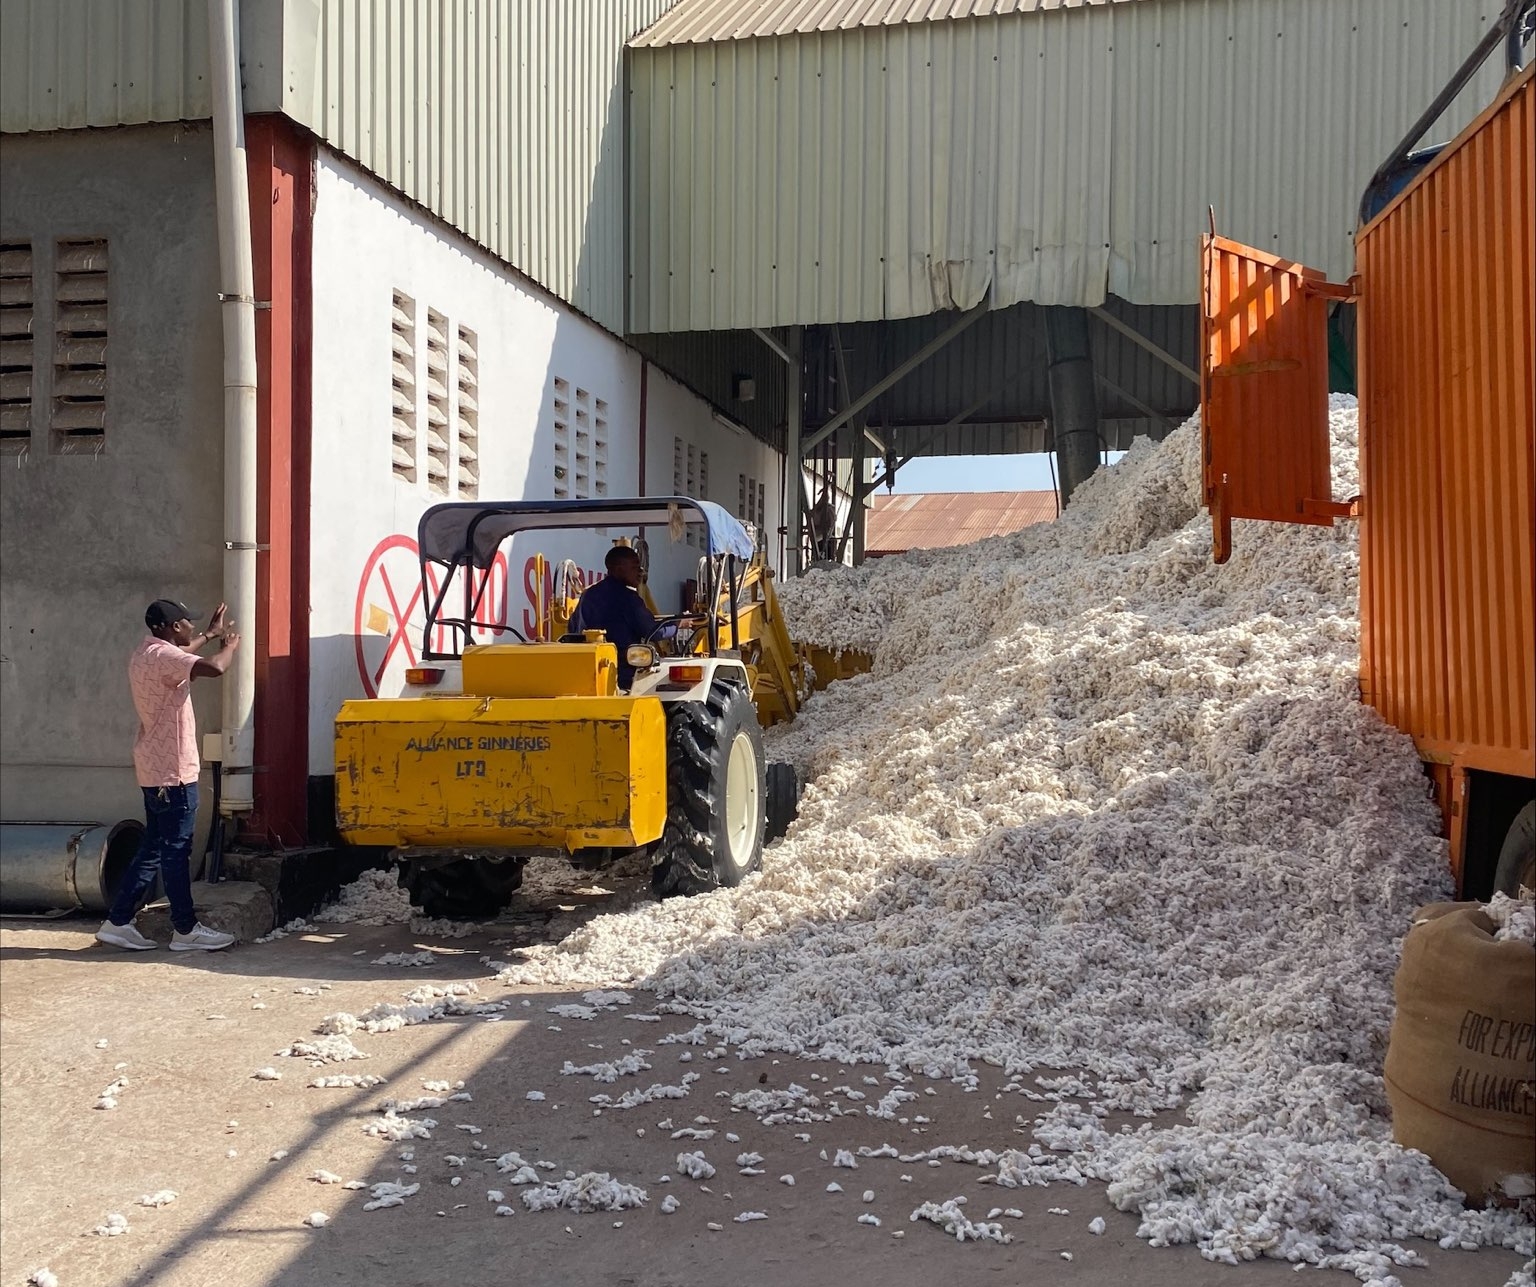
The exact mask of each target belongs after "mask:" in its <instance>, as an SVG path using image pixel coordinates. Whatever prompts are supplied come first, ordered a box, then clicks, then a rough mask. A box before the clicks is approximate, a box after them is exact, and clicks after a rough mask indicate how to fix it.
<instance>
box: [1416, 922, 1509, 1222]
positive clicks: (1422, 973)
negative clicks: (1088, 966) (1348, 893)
mask: <svg viewBox="0 0 1536 1287" xmlns="http://www.w3.org/2000/svg"><path fill="white" fill-rule="evenodd" d="M1413 919H1414V925H1413V928H1412V929H1410V930H1409V931H1408V935H1407V937H1406V938H1405V939H1404V940H1403V959H1402V964H1401V965H1400V966H1399V967H1398V971H1397V984H1396V992H1397V1015H1396V1017H1395V1019H1394V1020H1393V1023H1392V1037H1391V1044H1390V1045H1389V1046H1388V1047H1387V1063H1386V1081H1387V1099H1388V1100H1389V1101H1390V1103H1391V1105H1392V1134H1393V1135H1394V1136H1395V1137H1396V1139H1397V1141H1398V1143H1400V1144H1403V1145H1406V1146H1407V1147H1409V1148H1415V1149H1418V1150H1419V1151H1420V1152H1422V1153H1427V1154H1428V1155H1429V1156H1430V1158H1431V1159H1432V1160H1433V1161H1434V1163H1435V1165H1436V1166H1438V1167H1439V1168H1440V1169H1441V1170H1442V1171H1443V1172H1445V1174H1446V1176H1447V1177H1448V1178H1449V1179H1450V1181H1451V1182H1452V1183H1453V1184H1455V1185H1456V1187H1457V1188H1459V1189H1461V1190H1462V1192H1464V1193H1465V1194H1466V1195H1467V1197H1468V1198H1469V1199H1470V1200H1472V1201H1474V1202H1478V1203H1480V1202H1481V1200H1482V1199H1483V1198H1484V1196H1491V1197H1502V1196H1504V1193H1503V1183H1504V1181H1505V1179H1506V1178H1507V1177H1509V1176H1512V1175H1529V1174H1530V1173H1531V1172H1532V1171H1536V949H1533V947H1532V945H1531V944H1529V943H1517V942H1503V943H1500V942H1496V941H1495V940H1494V937H1493V935H1494V928H1495V927H1494V925H1493V922H1492V921H1490V920H1489V919H1488V918H1487V916H1485V915H1484V914H1483V912H1482V910H1481V904H1479V903H1434V904H1431V905H1430V906H1428V907H1421V908H1420V909H1419V910H1418V911H1417V912H1415V913H1414V917H1413Z"/></svg>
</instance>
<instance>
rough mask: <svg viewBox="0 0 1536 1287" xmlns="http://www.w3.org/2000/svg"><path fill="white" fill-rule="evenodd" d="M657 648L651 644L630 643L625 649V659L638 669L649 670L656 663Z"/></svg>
mask: <svg viewBox="0 0 1536 1287" xmlns="http://www.w3.org/2000/svg"><path fill="white" fill-rule="evenodd" d="M656 657H657V653H656V649H654V648H652V647H651V645H650V644H630V645H629V647H628V648H626V649H625V650H624V660H625V661H627V662H628V663H629V664H630V665H631V666H633V667H634V668H635V669H636V670H649V669H650V668H651V667H652V666H654V665H655V664H656Z"/></svg>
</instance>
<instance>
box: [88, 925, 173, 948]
mask: <svg viewBox="0 0 1536 1287" xmlns="http://www.w3.org/2000/svg"><path fill="white" fill-rule="evenodd" d="M96 941H97V942H98V943H110V944H111V945H112V946H113V947H124V948H127V949H128V950H129V951H130V952H152V951H154V949H155V948H157V947H159V946H160V944H158V943H157V942H155V940H154V939H152V938H145V937H144V935H142V934H140V933H139V927H138V926H137V925H135V924H134V923H133V922H132V921H129V922H128V924H126V925H114V924H112V922H111V921H102V923H101V928H100V929H99V930H97V931H96Z"/></svg>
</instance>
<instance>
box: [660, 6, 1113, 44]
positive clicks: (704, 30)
mask: <svg viewBox="0 0 1536 1287" xmlns="http://www.w3.org/2000/svg"><path fill="white" fill-rule="evenodd" d="M1127 2H1128V0H683V2H682V3H681V4H679V5H678V6H677V7H676V8H675V9H673V10H672V11H671V12H670V13H668V14H667V15H666V16H665V17H663V18H662V19H660V20H659V21H658V22H657V23H655V24H654V25H653V26H650V27H647V28H646V29H645V30H644V31H642V32H641V33H640V34H639V35H638V36H636V37H635V38H634V39H633V40H632V41H631V42H630V44H631V45H633V46H635V47H636V48H657V47H659V46H661V45H682V44H704V43H708V42H710V41H714V40H749V39H752V38H753V37H757V36H789V35H794V34H797V33H804V32H809V31H851V30H854V29H856V28H859V27H889V26H894V25H896V24H899V23H909V22H944V21H947V20H949V19H955V18H981V17H991V16H993V15H996V14H1010V13H1036V12H1039V11H1041V10H1045V9H1080V8H1083V7H1085V6H1087V5H1101V4H1124V3H1127Z"/></svg>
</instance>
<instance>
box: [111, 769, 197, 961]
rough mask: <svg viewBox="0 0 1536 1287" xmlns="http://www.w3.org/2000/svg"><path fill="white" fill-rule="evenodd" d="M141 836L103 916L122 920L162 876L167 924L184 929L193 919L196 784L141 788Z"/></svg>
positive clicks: (131, 914) (127, 918)
mask: <svg viewBox="0 0 1536 1287" xmlns="http://www.w3.org/2000/svg"><path fill="white" fill-rule="evenodd" d="M142 790H143V792H144V840H143V842H142V843H141V844H140V845H139V852H138V853H137V855H135V857H134V860H133V863H132V864H131V865H130V866H129V868H128V870H127V871H126V872H125V873H124V875H123V883H122V884H121V885H120V886H119V887H118V890H117V897H116V898H114V899H113V900H112V910H111V911H110V912H108V913H107V919H108V920H109V921H111V922H112V924H114V925H126V924H128V922H129V921H131V920H132V919H133V918H134V916H135V914H136V913H137V912H138V910H139V904H140V903H142V902H143V901H144V896H145V895H146V894H147V893H148V892H149V890H150V887H151V886H152V885H154V883H155V876H156V875H157V874H158V875H160V876H161V877H163V879H164V882H165V896H166V898H167V899H169V900H170V904H171V927H172V928H173V929H174V930H175V931H176V932H177V933H178V934H189V933H191V931H192V927H193V926H194V925H196V924H197V913H196V912H195V911H194V910H193V908H192V865H191V858H192V833H193V831H194V830H195V829H196V827H197V783H196V782H188V783H187V784H186V785H185V786H173V787H143V788H142Z"/></svg>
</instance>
